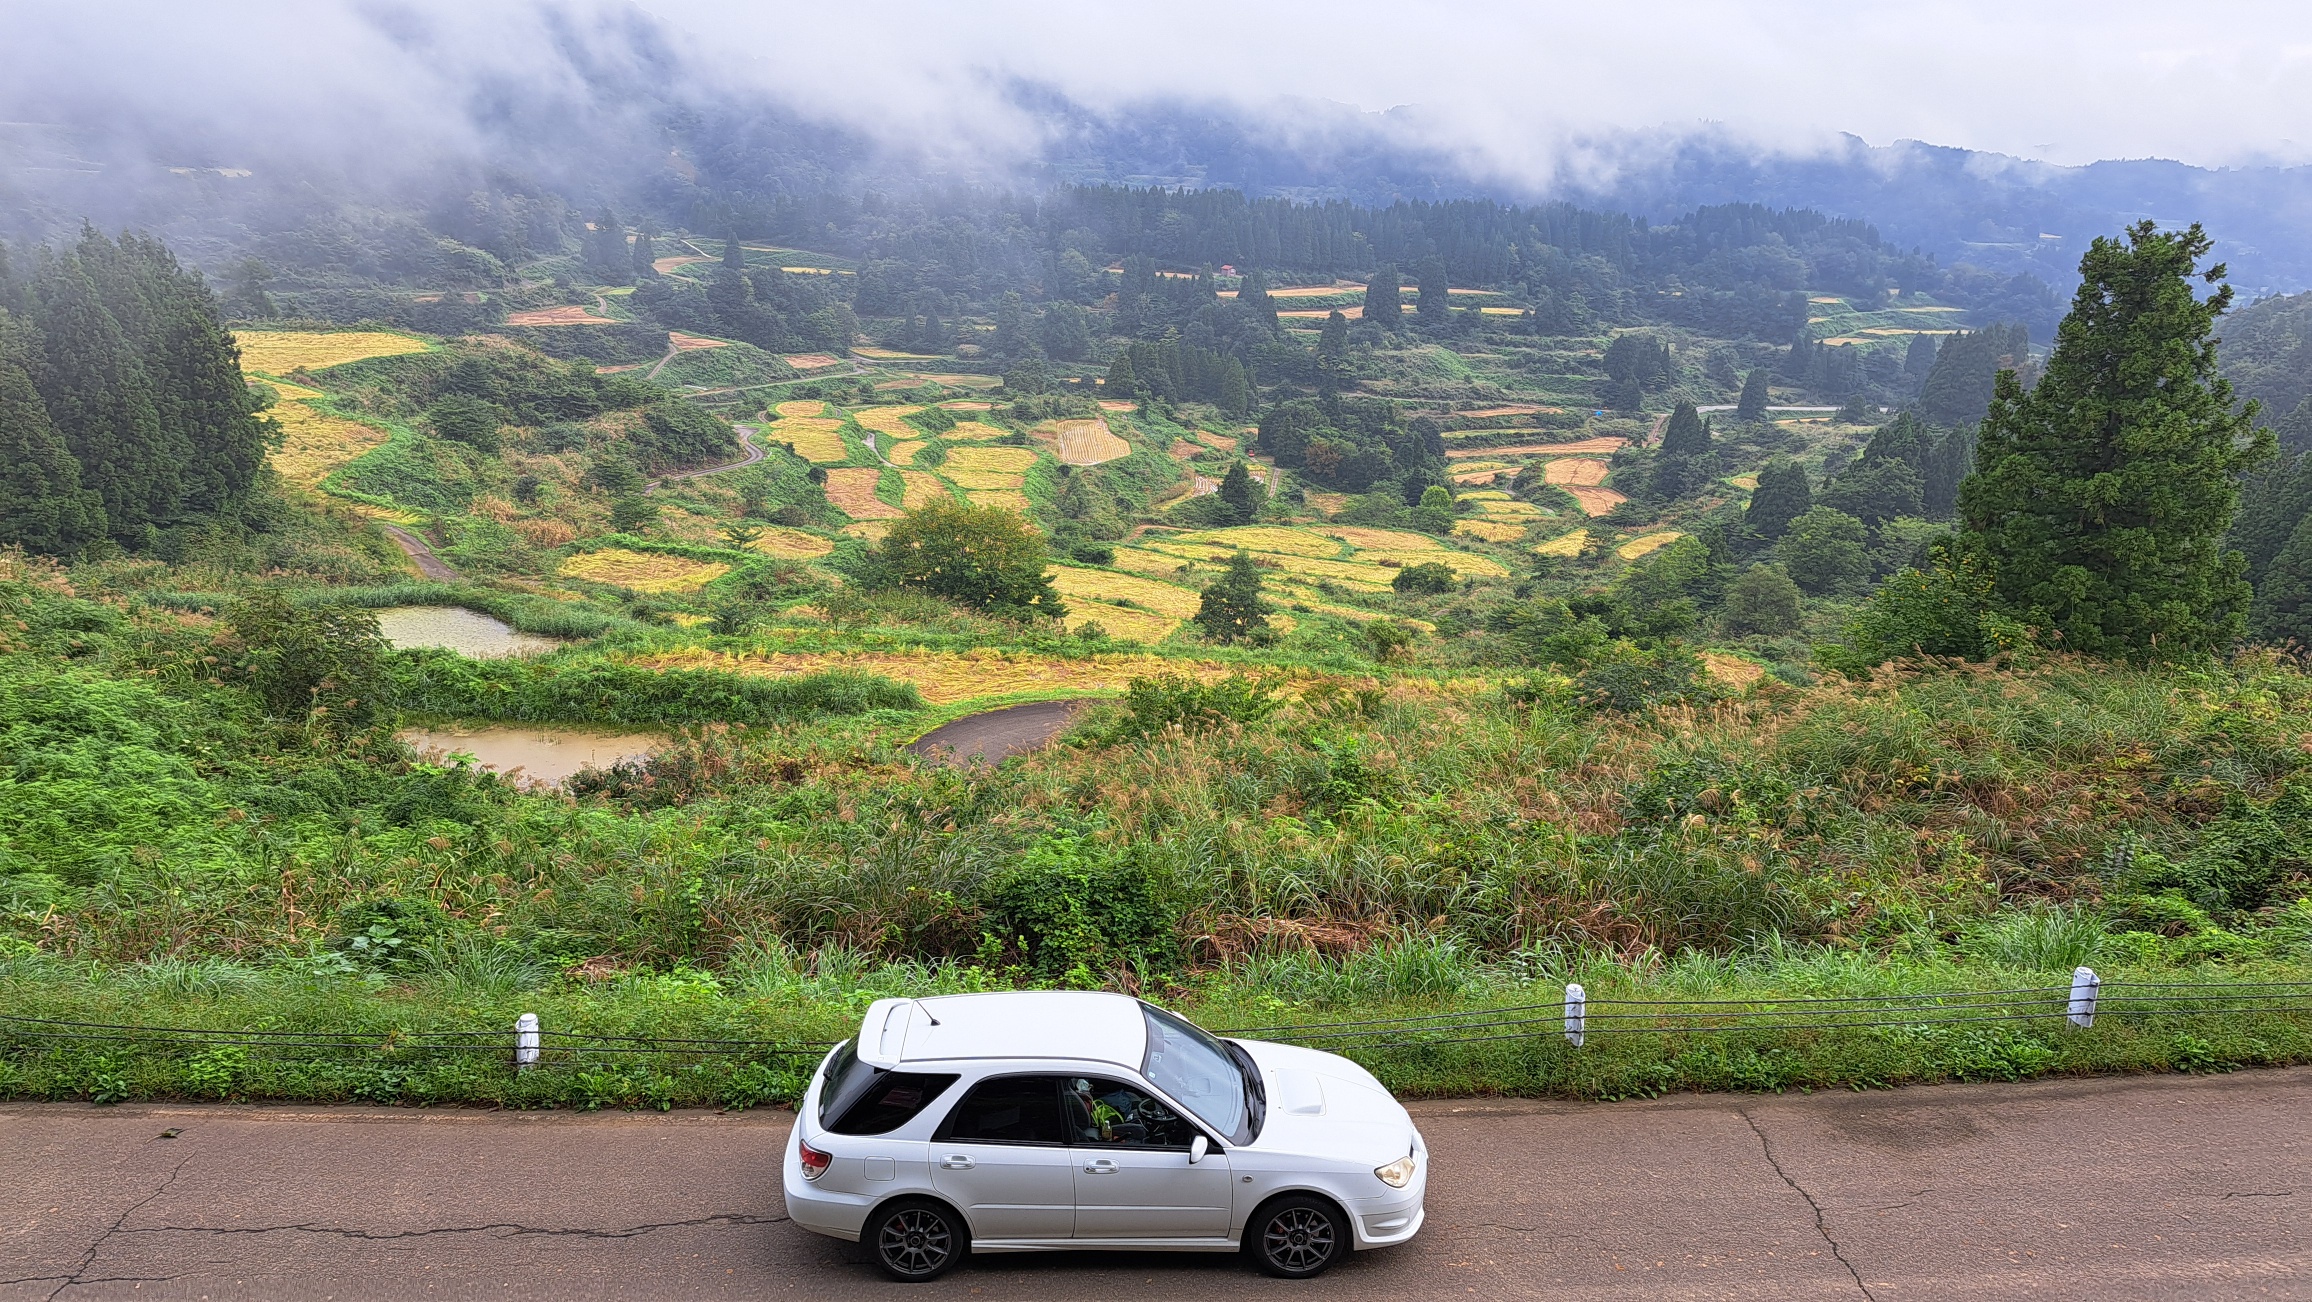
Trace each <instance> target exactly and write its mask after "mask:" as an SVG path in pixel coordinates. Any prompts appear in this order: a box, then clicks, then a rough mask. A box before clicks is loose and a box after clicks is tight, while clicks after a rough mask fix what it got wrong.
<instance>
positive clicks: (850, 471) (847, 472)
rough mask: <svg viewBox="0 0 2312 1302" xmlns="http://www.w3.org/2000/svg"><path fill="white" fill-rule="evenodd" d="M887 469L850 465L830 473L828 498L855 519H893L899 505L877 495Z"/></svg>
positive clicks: (828, 477)
mask: <svg viewBox="0 0 2312 1302" xmlns="http://www.w3.org/2000/svg"><path fill="white" fill-rule="evenodd" d="M881 482H883V472H882V471H881V470H878V469H876V468H875V467H873V466H846V467H842V468H840V469H835V470H830V471H828V472H827V500H828V501H830V502H833V503H834V504H835V506H836V507H837V509H839V510H841V511H842V512H843V514H845V515H847V516H850V517H851V518H852V519H854V520H889V519H892V518H893V517H895V516H897V515H898V514H899V508H898V507H896V506H893V505H891V504H890V503H888V502H886V501H884V500H883V499H881V498H879V497H877V496H875V486H876V485H877V484H880V483H881Z"/></svg>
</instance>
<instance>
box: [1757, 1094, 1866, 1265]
mask: <svg viewBox="0 0 2312 1302" xmlns="http://www.w3.org/2000/svg"><path fill="white" fill-rule="evenodd" d="M1734 1112H1735V1115H1736V1116H1739V1117H1741V1118H1742V1120H1743V1121H1745V1122H1747V1123H1749V1126H1750V1133H1751V1134H1753V1135H1756V1136H1758V1148H1759V1151H1760V1152H1763V1153H1764V1154H1766V1164H1767V1165H1768V1166H1771V1167H1773V1168H1774V1174H1776V1175H1778V1176H1781V1177H1782V1183H1784V1184H1786V1185H1789V1186H1790V1191H1791V1192H1792V1193H1795V1194H1797V1195H1798V1196H1799V1197H1801V1198H1804V1199H1805V1200H1806V1205H1807V1206H1808V1207H1810V1208H1812V1209H1813V1211H1814V1232H1815V1233H1816V1234H1819V1235H1821V1236H1822V1241H1823V1242H1824V1243H1827V1244H1829V1245H1830V1255H1831V1256H1833V1257H1836V1258H1838V1264H1839V1265H1841V1266H1844V1267H1846V1273H1847V1274H1849V1275H1852V1276H1853V1277H1854V1286H1855V1288H1857V1289H1859V1290H1861V1292H1862V1295H1863V1296H1864V1297H1866V1298H1869V1299H1870V1302H1878V1294H1876V1293H1873V1292H1871V1291H1870V1285H1868V1284H1865V1283H1863V1282H1862V1272H1861V1271H1859V1270H1856V1269H1855V1268H1854V1263H1853V1262H1851V1261H1848V1260H1847V1259H1846V1252H1845V1250H1844V1249H1842V1248H1840V1247H1839V1246H1838V1240H1837V1239H1834V1238H1832V1237H1831V1236H1830V1227H1829V1226H1828V1225H1826V1224H1824V1223H1823V1219H1822V1204H1821V1203H1818V1202H1816V1201H1814V1195H1813V1194H1810V1193H1808V1192H1807V1191H1806V1187H1805V1186H1804V1185H1801V1184H1799V1183H1798V1181H1796V1180H1793V1179H1791V1178H1790V1172H1788V1171H1785V1170H1783V1169H1782V1163H1781V1161H1780V1160H1778V1159H1777V1158H1776V1157H1775V1156H1774V1145H1773V1143H1771V1142H1770V1141H1769V1140H1768V1139H1767V1138H1766V1132H1765V1130H1763V1129H1761V1128H1760V1127H1759V1125H1758V1119H1757V1118H1756V1117H1753V1116H1751V1115H1750V1110H1749V1109H1748V1108H1736V1109H1735V1110H1734Z"/></svg>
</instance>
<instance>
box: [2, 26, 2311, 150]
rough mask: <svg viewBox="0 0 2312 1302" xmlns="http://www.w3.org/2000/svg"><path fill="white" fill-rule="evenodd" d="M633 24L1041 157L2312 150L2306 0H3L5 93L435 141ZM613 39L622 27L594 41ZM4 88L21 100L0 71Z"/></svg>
mask: <svg viewBox="0 0 2312 1302" xmlns="http://www.w3.org/2000/svg"><path fill="white" fill-rule="evenodd" d="M652 19H655V20H657V21H658V22H660V23H662V24H663V25H664V27H665V28H668V29H671V31H672V33H673V35H672V36H671V37H670V38H669V39H670V40H671V42H672V43H673V44H674V45H676V46H680V47H684V48H686V49H688V51H689V52H690V54H691V55H692V56H693V57H694V58H697V59H700V60H702V61H703V63H702V65H701V71H700V81H701V84H702V85H714V84H717V83H725V84H729V85H733V86H740V87H746V88H752V89H760V90H765V91H768V92H771V93H773V94H776V95H779V96H782V97H785V98H788V99H791V100H793V101H795V102H796V103H798V104H800V105H802V106H804V107H807V108H809V109H811V110H813V111H815V112H817V113H821V114H825V115H828V116H832V117H836V118H840V119H842V120H846V121H850V122H854V123H857V124H859V125H862V126H865V127H868V128H870V129H872V130H875V131H877V132H880V133H886V134H890V135H893V136H895V137H899V138H904V139H911V140H917V141H938V142H941V143H944V144H952V145H957V146H961V147H965V148H970V149H976V150H981V151H985V152H987V153H989V154H991V155H993V156H998V157H1000V156H1003V155H1006V154H1009V153H1016V152H1019V151H1026V150H1032V148H1033V147H1034V144H1035V135H1034V129H1033V124H1031V123H1029V122H1027V121H1025V120H1024V119H1023V118H1021V117H1020V116H1019V115H1018V114H1017V113H1016V112H1015V111H1012V110H1008V109H1006V108H1004V107H1003V98H1002V95H1001V94H1000V89H999V88H1000V87H1001V86H1002V85H1003V84H1004V83H1005V81H1006V80H1007V79H1026V80H1030V81H1035V82H1041V83H1047V84H1050V85H1052V86H1054V87H1057V88H1058V89H1060V90H1061V91H1063V92H1065V93H1066V94H1068V95H1069V96H1071V97H1073V98H1075V99H1077V100H1079V101H1081V102H1084V103H1086V104H1088V105H1090V106H1092V107H1095V108H1099V109H1106V110H1117V109H1123V108H1127V107H1128V106H1129V105H1130V104H1131V103H1132V102H1134V101H1136V100H1140V99H1144V98H1146V97H1150V96H1181V97H1187V98H1205V99H1210V98H1218V99H1223V100H1228V101H1233V102H1235V103H1237V104H1240V105H1242V106H1244V107H1246V108H1249V109H1254V110H1260V111H1273V112H1276V113H1277V114H1278V117H1279V121H1280V123H1281V122H1285V121H1288V120H1290V114H1289V113H1288V112H1286V111H1284V110H1280V109H1278V108H1277V106H1278V105H1279V104H1281V103H1285V102H1289V101H1293V100H1303V101H1305V100H1318V101H1330V102H1333V103H1337V104H1341V105H1346V106H1350V107H1354V108H1356V109H1359V110H1362V111H1366V112H1379V111H1382V110H1387V109H1391V108H1394V107H1398V106H1410V108H1411V110H1412V111H1411V112H1408V113H1405V114H1400V115H1398V116H1397V120H1398V121H1399V122H1400V123H1401V124H1402V129H1404V130H1406V131H1408V132H1411V133H1413V134H1415V135H1417V136H1418V137H1419V138H1421V139H1423V140H1424V141H1426V142H1428V143H1432V144H1436V145H1440V146H1443V147H1446V148H1449V149H1452V150H1456V151H1461V152H1465V153H1467V154H1468V155H1469V156H1470V157H1471V159H1472V161H1473V162H1475V163H1477V164H1478V165H1479V166H1480V167H1481V168H1482V169H1483V170H1487V171H1497V172H1499V173H1501V174H1504V175H1511V176H1518V177H1522V178H1526V179H1539V178H1542V177H1545V176H1547V175H1548V174H1549V172H1550V170H1551V169H1552V168H1553V167H1554V166H1556V165H1558V164H1559V163H1560V162H1561V160H1563V159H1564V157H1565V156H1566V148H1567V142H1568V141H1569V140H1574V139H1578V138H1580V137H1582V136H1584V135H1594V134H1596V133H1599V132H1607V131H1642V132H1653V131H1669V132H1681V131H1686V130H1691V129H1695V128H1699V127H1702V126H1704V125H1711V126H1713V127H1714V128H1715V129H1718V130H1721V131H1725V132H1729V133H1731V134H1733V135H1735V136H1737V137H1739V138H1744V139H1749V140H1754V141H1757V142H1759V143H1761V144H1765V145H1771V146H1775V147H1778V148H1784V149H1800V150H1802V149H1804V148H1806V147H1807V146H1809V145H1810V144H1813V143H1815V142H1819V141H1821V140H1824V139H1826V138H1829V137H1831V136H1833V135H1835V134H1837V133H1841V132H1848V133H1853V134H1855V135H1859V136H1861V137H1863V138H1864V139H1866V140H1868V141H1870V142H1872V143H1874V144H1885V143H1890V142H1892V141H1894V140H1897V139H1904V138H1910V139H1920V140H1926V141H1930V142H1933V143H1937V144H1949V145H1960V146H1966V147H1969V148H1975V149H1984V150H1993V151H1998V152H2002V153H2009V154H2015V155H2020V156H2023V157H2026V158H2037V159H2045V160H2048V161H2054V162H2064V163H2077V162H2086V161H2091V160H2094V159H2097V158H2116V157H2147V156H2159V157H2168V158H2178V159H2181V160H2183V161H2186V162H2192V163H2199V164H2205V165H2222V164H2236V163H2248V162H2262V161H2280V162H2306V161H2312V4H2307V3H2304V0H2296V2H2294V3H2279V2H2277V0H2199V2H2198V3H2193V4H2189V5H2177V4H2173V3H2148V2H2146V0H2102V2H2100V3H2088V2H2086V0H2021V2H2020V3H2018V0H1999V2H1998V3H1989V2H1984V0H1903V2H1902V3H1876V2H1873V0H1849V2H1848V3H1807V4H1797V3H1762V2H1755V0H1750V2H1745V0H1652V2H1651V3H1645V4H1616V3H1611V2H1610V0H1581V2H1580V3H1559V2H1557V0H1526V2H1524V3H1505V2H1501V0H1475V2H1470V3H1440V2H1436V0H1427V2H1424V3H1405V2H1404V0H1324V2H1322V3H1318V2H1312V0H1291V2H1290V3H1261V2H1260V0H1226V2H1222V0H1166V2H1165V3H1161V4H1157V3H1145V4H1124V3H1098V2H1096V0H1095V2H1088V3H1087V2H1084V0H1070V2H1068V3H1030V2H1028V0H993V2H990V3H980V4H969V3H960V2H940V0H869V2H866V3H860V2H858V0H852V2H850V3H811V4H802V3H784V2H781V3H771V2H767V0H648V3H647V4H645V5H643V6H642V7H641V9H640V10H636V9H633V8H627V7H624V6H622V5H621V4H619V3H615V2H613V0H562V2H561V3H557V4H554V5H551V6H542V5H537V4H533V3H512V2H509V0H0V31H6V32H8V33H9V36H10V39H9V40H8V42H7V44H6V46H5V47H4V48H0V107H5V108H6V109H7V111H9V112H11V113H13V114H16V115H18V116H27V115H29V116H34V117H39V116H43V109H44V108H46V107H49V106H52V105H56V104H60V103H62V102H63V101H64V100H66V99H68V98H71V97H74V96H88V97H93V98H96V99H101V100H103V101H106V102H110V103H113V104H116V105H119V106H122V107H123V108H125V109H127V110H130V111H133V112H135V113H139V114H144V115H151V116H157V117H161V118H165V119H168V120H170V121H173V122H176V123H179V124H182V125H189V126H204V125H205V126H211V127H214V128H218V129H222V130H226V131H231V132H236V133H237V132H244V131H246V132H253V133H257V134H259V135H262V136H266V137H268V138H274V139H281V140H290V141H298V142H305V143H315V144H319V143H326V142H358V143H359V144H361V145H363V146H365V147H366V146H370V145H374V146H376V147H384V146H385V145H386V143H387V142H388V141H389V140H390V141H393V142H399V143H401V144H405V145H406V144H412V143H415V142H424V143H425V144H427V145H429V146H431V145H436V144H443V145H455V144H457V143H458V142H460V141H461V140H463V139H465V138H467V137H468V136H469V135H470V132H471V128H470V125H469V124H468V123H467V122H466V121H465V120H463V117H462V115H461V114H458V113H454V112H452V111H450V109H449V107H448V106H450V105H453V104H456V103H458V102H460V99H461V95H460V94H459V91H460V88H461V87H464V86H467V85H469V84H470V82H471V79H472V77H473V76H474V73H475V71H476V69H477V68H483V69H488V70H490V71H493V72H496V73H498V74H501V75H502V74H512V75H514V76H515V77H517V78H519V79H521V80H520V81H519V82H518V83H517V84H521V85H525V86H534V87H536V88H538V89H539V90H541V91H547V90H551V89H552V88H554V87H556V86H567V85H568V84H569V80H570V72H569V62H568V60H567V58H566V57H564V56H563V55H561V54H557V53H555V52H554V50H553V48H552V44H551V43H550V42H549V41H547V40H546V39H545V38H544V36H543V33H545V32H546V31H548V30H549V29H550V28H552V27H553V26H555V25H556V24H559V25H560V27H561V29H562V30H563V31H564V32H566V33H568V32H574V33H577V34H578V39H576V40H570V39H565V40H564V41H563V42H562V44H563V47H564V48H565V49H570V48H579V47H584V48H587V49H590V50H592V51H594V53H593V54H592V55H589V56H588V57H602V56H601V52H602V51H604V50H607V49H611V48H614V47H617V46H619V45H621V44H625V43H629V42H630V39H631V36H632V34H633V33H635V32H638V31H644V30H646V29H648V28H649V26H650V25H651V21H652ZM613 33H617V34H622V35H620V36H619V37H618V38H617V39H612V38H611V34H613ZM11 87H12V88H13V89H12V90H11V89H10V88H11Z"/></svg>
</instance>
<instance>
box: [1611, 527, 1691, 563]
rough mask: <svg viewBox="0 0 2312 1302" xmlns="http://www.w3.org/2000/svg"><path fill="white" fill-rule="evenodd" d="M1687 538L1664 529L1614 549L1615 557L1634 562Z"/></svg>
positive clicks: (1674, 531) (1673, 530) (1676, 532)
mask: <svg viewBox="0 0 2312 1302" xmlns="http://www.w3.org/2000/svg"><path fill="white" fill-rule="evenodd" d="M1685 536H1686V535H1684V534H1682V533H1679V532H1678V531H1677V530H1675V529H1664V530H1662V531H1661V532H1660V533H1649V534H1646V535H1644V536H1643V537H1638V538H1632V539H1630V540H1629V541H1628V542H1626V543H1623V544H1622V545H1621V546H1619V547H1616V548H1614V555H1616V556H1619V557H1621V558H1622V559H1623V560H1625V561H1634V560H1636V559H1638V558H1639V557H1640V556H1645V555H1649V554H1651V553H1653V552H1658V551H1660V550H1662V549H1663V548H1664V547H1667V546H1669V545H1670V544H1671V543H1674V542H1676V541H1678V540H1679V539H1680V538H1683V537H1685Z"/></svg>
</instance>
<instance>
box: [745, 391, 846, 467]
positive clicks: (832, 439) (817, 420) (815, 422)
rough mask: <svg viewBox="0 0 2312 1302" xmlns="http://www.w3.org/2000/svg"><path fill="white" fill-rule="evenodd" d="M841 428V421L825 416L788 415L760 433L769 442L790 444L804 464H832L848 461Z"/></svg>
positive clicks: (789, 404)
mask: <svg viewBox="0 0 2312 1302" xmlns="http://www.w3.org/2000/svg"><path fill="white" fill-rule="evenodd" d="M781 405H783V406H799V405H802V404H797V403H786V404H781ZM842 428H843V422H841V421H839V420H833V419H830V418H828V417H825V416H789V417H786V418H784V419H782V420H779V421H777V422H775V423H773V424H772V425H771V427H770V428H769V429H767V430H765V431H763V434H764V437H766V438H768V439H769V440H770V441H771V442H773V443H787V444H792V445H793V446H794V449H795V455H796V456H798V457H801V458H802V459H803V460H805V461H812V462H817V463H819V464H820V465H836V464H840V463H842V462H845V461H849V460H850V459H851V449H850V448H848V447H846V446H844V443H843V435H842V433H841V430H842Z"/></svg>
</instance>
